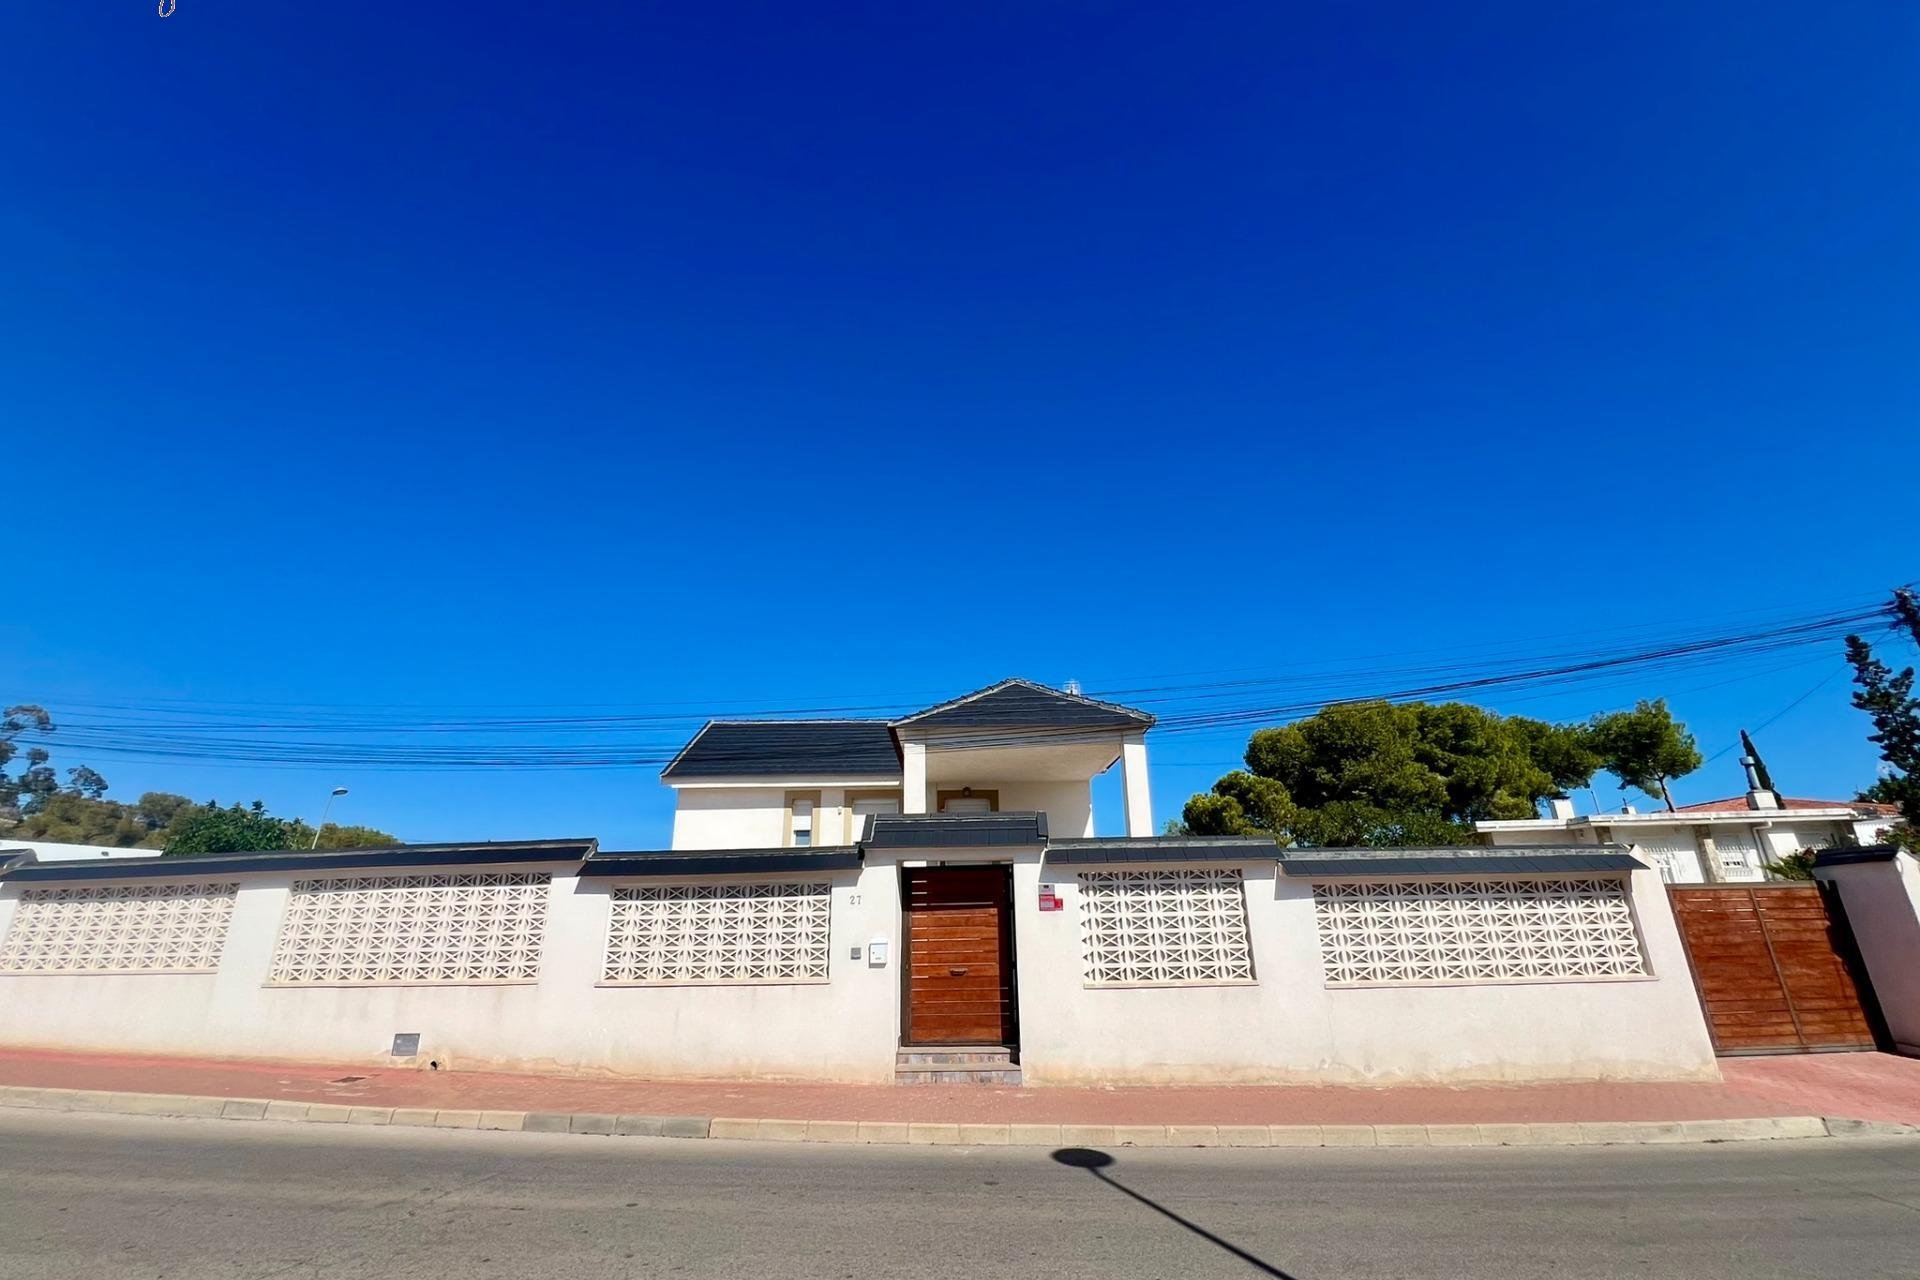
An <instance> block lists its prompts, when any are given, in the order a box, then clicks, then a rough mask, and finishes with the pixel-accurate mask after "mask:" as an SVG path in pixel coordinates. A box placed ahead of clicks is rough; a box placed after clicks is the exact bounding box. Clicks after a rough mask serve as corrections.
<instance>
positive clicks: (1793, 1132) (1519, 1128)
mask: <svg viewBox="0 0 1920 1280" xmlns="http://www.w3.org/2000/svg"><path fill="white" fill-rule="evenodd" d="M0 1107H25V1108H31V1109H35V1110H41V1111H90V1112H106V1113H110V1114H117V1115H136V1116H200V1117H205V1118H209V1119H219V1120H281V1121H294V1122H298V1123H305V1124H358V1125H397V1126H410V1127H414V1128H431V1129H492V1130H499V1131H504V1132H512V1133H570V1134H596V1135H599V1136H602V1137H645V1138H719V1139H745V1140H751V1141H758V1142H839V1143H859V1144H868V1145H886V1146H992V1147H1008V1146H1013V1147H1597V1146H1616V1145H1622V1144H1627V1145H1645V1144H1654V1143H1699V1142H1758V1141H1770V1140H1778V1139H1787V1138H1854V1137H1874V1138H1878V1137H1894V1136H1911V1135H1915V1134H1920V1126H1916V1125H1903V1124H1889V1123H1886V1122H1883V1121H1878V1120H1848V1119H1843V1118H1839V1117H1822V1116H1768V1117H1763V1118H1759V1119H1752V1120H1679V1121H1666V1122H1652V1121H1631V1120H1609V1121H1595V1122H1587V1123H1579V1124H1572V1123H1557V1124H1427V1125H1421V1124H1381V1125H1369V1124H1351V1125H1287V1124H1276V1125H1264V1124H1253V1125H1210V1124H1203V1125H1179V1124H1176V1125H1158V1124H1153V1125H1076V1124H939V1123H907V1122H899V1121H873V1120H859V1121H855V1120H770V1119H746V1118H741V1117H736V1116H712V1117H708V1116H644V1115H611V1114H607V1113H604V1112H601V1113H582V1114H568V1113H566V1112H559V1111H472V1110H461V1111H437V1110H434V1109H432V1108H427V1107H354V1106H345V1105H341V1104H338V1103H331V1102H290V1101H284V1100H278V1099H271V1098H204V1097H195V1096H193V1095H189V1094H177V1093H112V1092H105V1091H100V1090H89V1089H37V1088H26V1087H21V1086H15V1085H6V1086H0Z"/></svg>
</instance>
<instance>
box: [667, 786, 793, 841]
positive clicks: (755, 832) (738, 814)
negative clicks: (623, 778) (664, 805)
mask: <svg viewBox="0 0 1920 1280" xmlns="http://www.w3.org/2000/svg"><path fill="white" fill-rule="evenodd" d="M799 789H804V788H799ZM786 821H787V789H786V788H785V787H714V788H695V787H683V788H681V789H680V792H679V800H678V803H677V804H676V805H675V806H674V811H673V847H674V848H675V849H777V848H779V847H781V846H782V845H784V844H785V843H786V836H787V832H786Z"/></svg>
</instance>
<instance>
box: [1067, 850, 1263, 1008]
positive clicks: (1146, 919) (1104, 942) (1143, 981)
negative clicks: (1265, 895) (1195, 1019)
mask: <svg viewBox="0 0 1920 1280" xmlns="http://www.w3.org/2000/svg"><path fill="white" fill-rule="evenodd" d="M1080 958H1081V965H1082V970H1083V973H1084V975H1085V978H1086V984H1087V985H1088V986H1090V987H1144V986H1184V985H1195V984H1199V985H1216V984H1223V983H1234V982H1252V981H1253V955H1252V953H1251V952H1250V951H1249V949H1248V946H1247V905H1246V898H1245V895H1244V893H1243V892H1242V889H1241V886H1240V873H1239V872H1238V871H1232V870H1224V871H1222V870H1209V871H1086V872H1082V873H1081V874H1080Z"/></svg>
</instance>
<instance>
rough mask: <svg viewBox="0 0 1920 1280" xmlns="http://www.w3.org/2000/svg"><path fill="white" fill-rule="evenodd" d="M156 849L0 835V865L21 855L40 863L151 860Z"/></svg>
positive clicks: (156, 851)
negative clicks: (57, 841)
mask: <svg viewBox="0 0 1920 1280" xmlns="http://www.w3.org/2000/svg"><path fill="white" fill-rule="evenodd" d="M159 852H160V851H159V850H158V849H116V848H112V847H110V846H108V847H103V846H101V845H97V844H59V843H56V842H54V841H51V840H15V839H13V838H12V837H11V836H8V835H6V834H5V833H0V863H4V862H5V861H6V860H7V859H8V858H11V857H14V856H16V855H18V854H22V853H31V854H32V855H33V856H34V857H35V858H37V859H39V860H40V861H41V862H75V861H80V860H83V859H90V858H151V857H153V856H154V855H155V854H157V853H159Z"/></svg>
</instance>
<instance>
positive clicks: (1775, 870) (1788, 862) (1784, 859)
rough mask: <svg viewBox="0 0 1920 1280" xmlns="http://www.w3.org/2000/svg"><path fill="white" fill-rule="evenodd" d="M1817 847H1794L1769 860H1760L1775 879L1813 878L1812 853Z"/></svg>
mask: <svg viewBox="0 0 1920 1280" xmlns="http://www.w3.org/2000/svg"><path fill="white" fill-rule="evenodd" d="M1819 852H1820V850H1819V849H1795V850H1794V851H1793V852H1792V853H1786V854H1782V855H1780V856H1779V857H1778V858H1775V859H1773V860H1772V861H1770V862H1762V863H1761V864H1760V865H1761V866H1763V867H1765V868H1766V869H1767V871H1768V873H1769V874H1771V875H1772V876H1773V878H1774V879H1776V880H1811V879H1813V855H1815V854H1816V853H1819Z"/></svg>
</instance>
